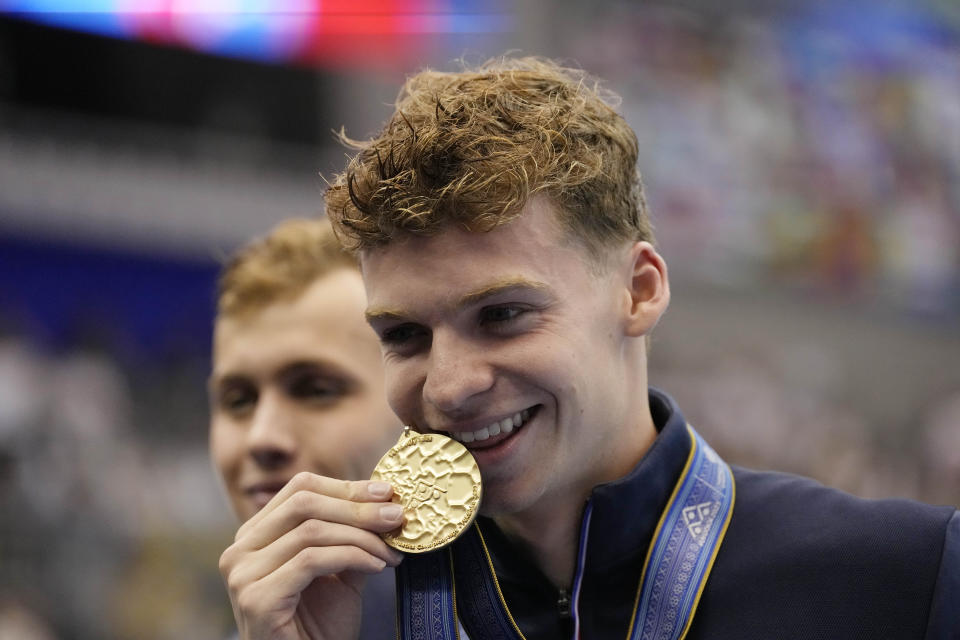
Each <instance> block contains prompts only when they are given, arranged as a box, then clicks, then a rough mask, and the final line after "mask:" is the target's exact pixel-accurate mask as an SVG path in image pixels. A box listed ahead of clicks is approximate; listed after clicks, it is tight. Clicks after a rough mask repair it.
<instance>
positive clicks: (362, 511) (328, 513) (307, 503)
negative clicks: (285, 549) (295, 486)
mask: <svg viewBox="0 0 960 640" xmlns="http://www.w3.org/2000/svg"><path fill="white" fill-rule="evenodd" d="M308 520H320V521H323V522H329V523H336V524H343V525H349V526H350V527H355V528H357V529H364V530H366V531H374V532H378V533H380V532H385V531H390V530H392V529H395V528H397V527H398V526H400V524H401V523H402V520H403V509H402V507H401V506H400V505H398V504H394V503H391V502H354V501H351V500H345V499H341V498H333V497H330V496H327V495H321V494H318V493H313V492H311V491H298V492H296V493H294V494H293V495H291V496H290V497H289V498H288V499H287V500H286V501H284V502H283V503H282V504H280V505H277V507H276V508H274V509H273V510H272V511H271V512H270V513H268V514H267V515H266V516H264V517H263V518H261V519H260V520H259V522H257V523H256V526H251V527H247V528H246V529H245V530H244V531H242V532H239V533H238V534H237V543H238V544H241V545H242V546H243V547H244V548H245V549H248V550H255V549H260V548H262V547H265V546H266V545H268V544H271V543H272V542H273V541H274V540H278V539H280V538H281V537H282V536H283V535H284V534H286V533H287V532H288V531H292V530H293V529H295V528H296V527H297V526H298V525H300V524H301V523H303V522H306V521H308Z"/></svg>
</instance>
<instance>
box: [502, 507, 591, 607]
mask: <svg viewBox="0 0 960 640" xmlns="http://www.w3.org/2000/svg"><path fill="white" fill-rule="evenodd" d="M578 498H582V499H570V496H568V497H567V499H566V500H563V501H561V502H560V503H559V504H553V503H551V504H549V505H538V506H537V508H534V509H529V510H527V511H525V512H523V513H521V514H511V515H509V516H502V517H500V518H497V519H496V522H497V525H498V526H499V527H500V529H501V530H502V531H503V532H504V533H505V534H506V535H507V537H508V538H510V539H511V540H513V541H514V542H515V543H516V544H517V545H518V546H520V547H523V548H524V549H527V550H528V551H529V553H530V554H531V555H532V556H533V560H534V562H535V563H536V565H537V566H538V567H539V568H540V570H541V571H543V573H544V575H546V576H547V578H549V580H550V582H552V583H553V585H554V586H555V587H557V588H558V589H569V588H570V587H571V585H572V584H573V576H574V573H575V572H576V569H577V550H578V549H577V547H578V541H579V537H580V523H581V521H582V519H583V508H584V505H585V504H586V500H587V498H589V491H588V492H586V495H583V496H578Z"/></svg>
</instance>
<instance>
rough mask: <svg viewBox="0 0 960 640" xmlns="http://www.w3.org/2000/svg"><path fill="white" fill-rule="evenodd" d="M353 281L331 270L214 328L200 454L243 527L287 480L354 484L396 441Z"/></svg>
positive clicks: (350, 273)
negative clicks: (309, 475)
mask: <svg viewBox="0 0 960 640" xmlns="http://www.w3.org/2000/svg"><path fill="white" fill-rule="evenodd" d="M365 306H366V298H365V295H364V291H363V283H362V281H361V278H360V274H359V273H358V272H357V271H355V270H353V269H339V270H335V271H333V272H332V273H330V274H328V275H326V276H322V277H320V278H319V279H317V280H316V281H314V282H313V284H311V285H310V286H308V287H307V288H306V289H305V290H304V292H303V293H302V294H300V295H299V296H297V297H296V298H294V299H292V300H291V299H285V300H278V301H275V302H273V303H271V304H269V305H268V306H266V307H265V308H264V309H262V310H259V311H256V312H254V313H252V314H247V315H240V316H226V317H221V318H219V319H218V320H217V324H216V329H215V334H214V356H213V375H212V377H211V380H210V399H211V424H210V449H211V453H212V456H213V460H214V463H215V465H216V467H217V470H218V471H219V472H220V475H221V477H222V478H223V481H224V484H225V486H226V489H227V493H228V495H229V497H230V502H231V504H232V506H233V509H234V511H235V512H236V514H237V515H238V516H239V517H240V518H241V519H242V520H246V519H248V518H249V517H250V516H252V515H253V514H254V513H256V512H257V511H258V510H259V509H261V508H262V507H263V506H264V505H265V504H266V503H267V501H268V500H269V499H270V498H271V497H273V495H274V494H276V492H277V491H279V490H280V488H281V487H282V486H283V485H284V484H285V483H286V482H287V481H288V480H289V479H290V478H291V477H293V476H294V475H295V474H296V473H297V472H299V471H311V472H314V473H319V474H322V475H326V476H331V477H334V478H342V479H347V480H360V479H365V478H368V477H369V476H370V473H371V471H372V470H373V467H374V465H375V464H376V463H377V461H378V460H379V459H380V456H382V455H383V453H384V452H385V451H386V450H387V449H389V448H390V447H391V446H392V445H393V444H394V442H395V441H396V439H397V437H398V435H399V433H400V423H399V421H398V420H397V418H396V416H395V415H394V414H393V412H392V411H391V410H390V407H389V406H388V405H387V402H386V399H385V393H384V386H383V365H382V362H381V356H380V349H379V346H378V344H377V338H376V336H375V335H374V333H373V332H372V331H371V330H370V327H369V326H367V324H366V322H365V321H364V317H363V311H364V308H365Z"/></svg>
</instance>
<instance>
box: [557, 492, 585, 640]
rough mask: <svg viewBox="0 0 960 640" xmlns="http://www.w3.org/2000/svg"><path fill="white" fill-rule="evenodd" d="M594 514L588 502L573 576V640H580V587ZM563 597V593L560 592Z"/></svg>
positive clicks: (571, 612) (571, 608) (571, 602)
mask: <svg viewBox="0 0 960 640" xmlns="http://www.w3.org/2000/svg"><path fill="white" fill-rule="evenodd" d="M592 513H593V503H592V502H590V501H589V500H588V501H587V507H586V509H584V512H583V522H582V523H581V524H580V548H579V550H578V552H577V570H576V572H575V573H574V574H573V594H572V596H571V598H570V603H569V606H570V615H571V616H572V617H573V640H580V615H579V613H578V611H577V610H578V608H579V604H580V587H581V586H583V569H584V566H583V565H584V563H585V561H586V559H587V540H588V539H589V537H590V516H591V514H592ZM560 593H561V597H562V595H563V591H561V592H560Z"/></svg>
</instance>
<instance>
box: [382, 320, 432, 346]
mask: <svg viewBox="0 0 960 640" xmlns="http://www.w3.org/2000/svg"><path fill="white" fill-rule="evenodd" d="M423 335H425V331H424V330H423V328H422V327H419V326H417V325H415V324H401V325H398V326H396V327H390V328H389V329H387V330H386V331H384V332H383V333H382V334H380V342H382V343H383V344H385V345H387V346H394V347H398V346H403V345H405V344H409V343H410V342H411V341H413V340H416V339H417V338H419V337H422V336H423Z"/></svg>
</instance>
